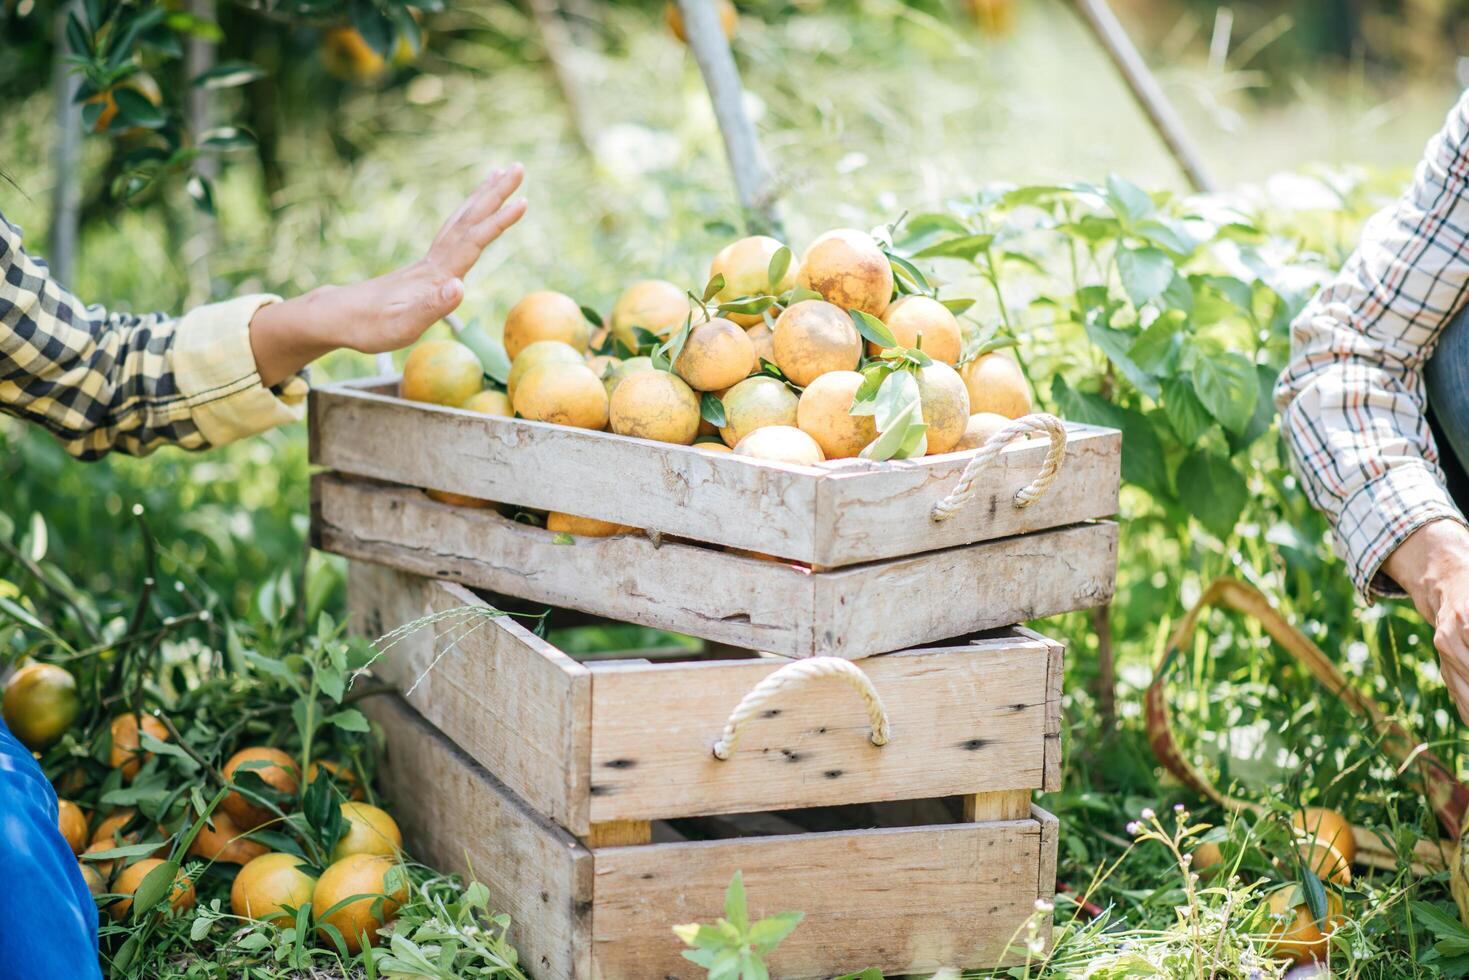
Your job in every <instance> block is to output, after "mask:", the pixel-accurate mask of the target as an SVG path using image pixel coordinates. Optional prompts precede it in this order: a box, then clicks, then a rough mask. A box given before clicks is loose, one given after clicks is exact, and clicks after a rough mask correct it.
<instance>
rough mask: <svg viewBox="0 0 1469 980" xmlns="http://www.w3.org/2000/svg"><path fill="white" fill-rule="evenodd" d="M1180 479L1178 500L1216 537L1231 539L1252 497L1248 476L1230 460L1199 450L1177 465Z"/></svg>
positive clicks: (1178, 478)
mask: <svg viewBox="0 0 1469 980" xmlns="http://www.w3.org/2000/svg"><path fill="white" fill-rule="evenodd" d="M1177 482H1178V498H1179V500H1181V501H1183V503H1184V505H1185V506H1187V507H1188V508H1189V509H1190V510H1191V511H1192V512H1193V515H1194V517H1196V518H1198V521H1199V523H1200V524H1202V525H1204V527H1205V528H1206V529H1207V530H1208V531H1209V533H1211V534H1213V535H1214V536H1215V537H1217V538H1220V539H1225V538H1228V537H1229V535H1230V534H1231V533H1233V531H1234V526H1235V524H1236V523H1238V521H1239V515H1240V513H1241V512H1242V511H1243V510H1244V507H1245V503H1246V501H1247V499H1248V497H1249V487H1248V486H1247V485H1246V483H1245V478H1244V477H1243V476H1241V475H1240V473H1239V471H1238V470H1237V469H1235V468H1234V466H1233V465H1231V463H1230V462H1229V460H1227V459H1225V458H1224V457H1222V456H1218V455H1215V454H1214V453H1211V452H1209V451H1207V450H1199V451H1197V452H1195V453H1192V454H1191V455H1190V456H1189V457H1188V458H1187V459H1185V460H1184V461H1183V464H1182V465H1181V466H1179V467H1178V475H1177Z"/></svg>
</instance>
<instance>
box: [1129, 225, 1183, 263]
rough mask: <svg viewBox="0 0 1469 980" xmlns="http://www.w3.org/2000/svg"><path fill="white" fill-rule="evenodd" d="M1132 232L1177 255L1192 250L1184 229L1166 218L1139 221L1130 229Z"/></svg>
mask: <svg viewBox="0 0 1469 980" xmlns="http://www.w3.org/2000/svg"><path fill="white" fill-rule="evenodd" d="M1132 231H1133V233H1134V234H1136V235H1137V236H1138V237H1140V238H1146V239H1147V240H1148V241H1150V242H1152V243H1153V244H1154V245H1157V246H1159V247H1160V248H1166V249H1167V250H1168V251H1170V252H1173V253H1175V254H1177V255H1188V254H1190V253H1191V252H1193V250H1194V243H1193V240H1192V239H1191V238H1189V237H1188V235H1187V234H1186V233H1185V232H1184V230H1183V229H1182V228H1180V227H1178V225H1176V224H1175V223H1174V222H1172V221H1170V220H1168V219H1167V218H1151V219H1149V220H1147V221H1142V222H1139V223H1138V225H1137V226H1136V227H1135V228H1133V229H1132Z"/></svg>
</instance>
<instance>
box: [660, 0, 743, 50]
mask: <svg viewBox="0 0 1469 980" xmlns="http://www.w3.org/2000/svg"><path fill="white" fill-rule="evenodd" d="M717 2H718V5H719V11H718V13H719V29H720V30H721V31H723V32H724V37H725V39H726V40H730V39H733V38H734V35H735V28H737V27H738V26H739V23H740V12H739V11H738V10H736V9H735V5H734V3H733V2H732V0H717ZM663 19H664V21H666V22H667V24H668V29H669V30H670V31H672V32H673V36H674V37H676V38H678V39H679V40H680V41H682V42H684V43H685V44H687V43H688V41H689V39H688V38H687V37H686V36H685V35H684V29H683V14H682V13H681V12H680V11H679V9H678V4H677V3H672V2H670V3H669V4H668V5H667V6H666V7H664V8H663Z"/></svg>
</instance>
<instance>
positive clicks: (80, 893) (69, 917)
mask: <svg viewBox="0 0 1469 980" xmlns="http://www.w3.org/2000/svg"><path fill="white" fill-rule="evenodd" d="M0 972H3V975H4V976H5V977H6V980H100V978H101V976H102V970H101V968H100V967H99V966H98V965H97V903H96V902H94V901H92V893H91V892H90V891H88V889H87V882H86V879H84V878H83V877H82V871H81V867H80V866H79V865H78V864H77V859H76V855H74V854H72V852H71V847H70V846H69V845H68V844H67V843H66V838H64V837H62V836H61V830H60V829H59V828H58V827H57V822H56V792H55V790H53V789H52V788H51V784H50V783H49V782H47V781H46V776H45V774H44V773H42V772H41V767H40V766H39V765H38V764H37V763H36V760H35V758H34V757H33V756H32V755H31V753H30V752H29V751H28V750H27V749H26V747H25V746H24V745H21V744H20V743H19V742H17V741H16V740H15V736H14V735H11V734H10V729H8V728H6V727H5V723H4V722H3V721H0Z"/></svg>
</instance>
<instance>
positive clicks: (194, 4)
mask: <svg viewBox="0 0 1469 980" xmlns="http://www.w3.org/2000/svg"><path fill="white" fill-rule="evenodd" d="M189 13H190V14H191V15H193V16H194V17H196V18H198V19H199V20H200V21H202V22H204V23H213V22H214V0H189ZM215 58H216V49H215V45H214V42H213V41H211V40H209V39H208V38H205V37H201V36H200V35H198V34H190V35H189V37H188V38H187V39H186V40H185V41H184V77H186V78H188V79H190V80H191V81H192V80H193V79H194V78H197V77H198V76H199V75H201V74H203V73H204V72H206V71H208V70H209V69H210V68H213V67H214V64H215ZM213 100H214V92H213V91H212V90H210V89H208V88H205V87H204V86H202V85H192V84H191V85H190V86H189V87H188V91H187V92H186V93H185V95H184V116H185V121H186V122H187V124H188V128H189V132H190V134H191V135H192V136H193V137H194V139H195V140H199V139H200V138H202V137H203V135H204V133H205V132H207V131H208V130H209V129H210V128H212V127H213V125H214V105H213ZM194 170H195V172H196V173H198V174H199V176H200V177H202V178H204V179H205V180H207V181H209V182H210V183H213V182H214V180H215V179H216V178H217V177H218V176H219V160H218V159H217V158H216V157H214V156H211V155H210V154H208V153H205V154H203V155H201V156H200V157H199V158H198V159H196V160H195V161H194ZM187 224H188V227H189V228H190V230H191V232H192V233H191V234H190V235H189V242H188V245H187V248H186V249H185V259H186V261H187V263H188V273H189V295H188V301H187V302H188V305H191V306H193V305H197V304H199V303H207V302H209V300H210V299H212V298H213V297H212V296H211V295H210V294H211V293H212V291H213V283H212V281H211V279H210V272H209V269H210V266H209V259H210V256H211V255H212V254H213V253H214V248H215V244H216V242H217V241H218V234H219V226H218V224H217V223H216V222H215V220H214V216H213V215H211V214H209V213H208V212H206V211H204V210H203V209H202V208H198V207H195V208H193V209H192V213H191V214H190V216H189V220H188V223H187Z"/></svg>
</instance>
